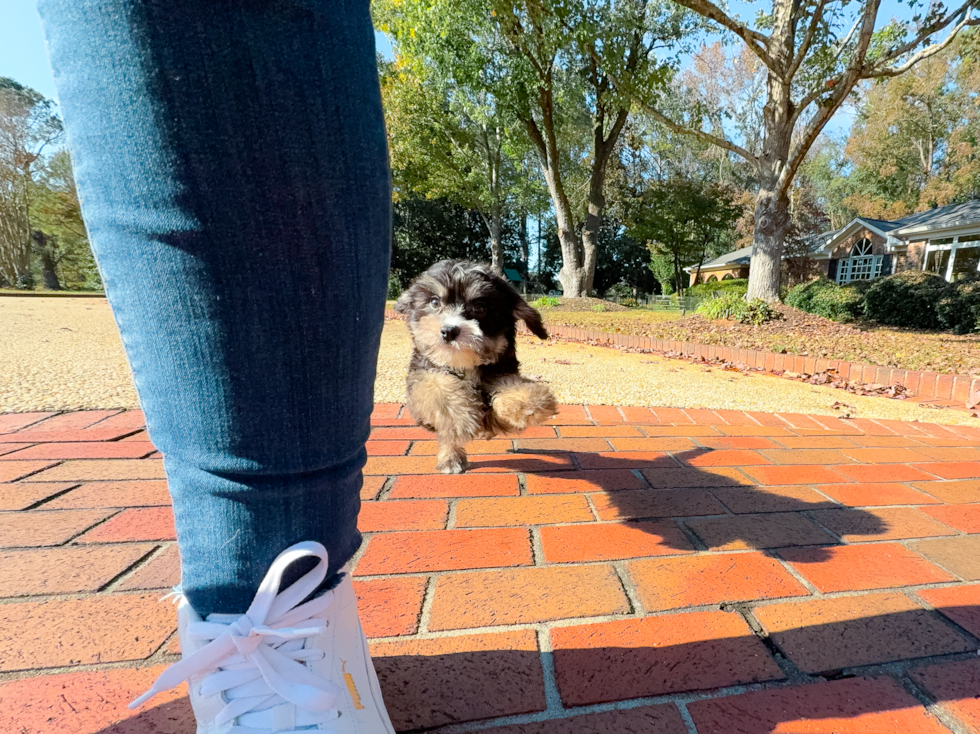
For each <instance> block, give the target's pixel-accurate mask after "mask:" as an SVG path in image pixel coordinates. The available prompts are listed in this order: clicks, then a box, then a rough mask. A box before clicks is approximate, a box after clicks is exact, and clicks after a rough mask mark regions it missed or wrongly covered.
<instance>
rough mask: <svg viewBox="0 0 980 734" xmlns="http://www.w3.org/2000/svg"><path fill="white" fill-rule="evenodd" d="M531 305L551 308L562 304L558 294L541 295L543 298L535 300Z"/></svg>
mask: <svg viewBox="0 0 980 734" xmlns="http://www.w3.org/2000/svg"><path fill="white" fill-rule="evenodd" d="M531 305H532V306H534V307H535V308H551V307H553V306H559V305H561V299H560V298H558V297H557V296H541V298H539V299H538V300H536V301H534V302H533V303H532V304H531Z"/></svg>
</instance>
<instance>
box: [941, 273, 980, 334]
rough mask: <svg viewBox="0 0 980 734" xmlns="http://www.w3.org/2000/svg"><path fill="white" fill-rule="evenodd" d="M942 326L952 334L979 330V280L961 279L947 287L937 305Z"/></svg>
mask: <svg viewBox="0 0 980 734" xmlns="http://www.w3.org/2000/svg"><path fill="white" fill-rule="evenodd" d="M937 310H938V312H939V320H940V321H941V322H942V325H943V327H945V328H947V329H949V330H950V331H952V332H953V333H954V334H969V333H971V332H974V331H980V280H961V281H959V282H958V283H956V284H954V285H953V286H952V287H951V288H949V289H948V290H947V292H946V295H944V296H943V297H942V298H940V299H939V305H938V307H937Z"/></svg>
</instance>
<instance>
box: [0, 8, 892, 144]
mask: <svg viewBox="0 0 980 734" xmlns="http://www.w3.org/2000/svg"><path fill="white" fill-rule="evenodd" d="M728 7H729V8H730V12H732V13H733V14H736V15H739V16H740V17H741V18H742V19H743V20H746V21H751V20H752V19H753V18H754V16H755V13H756V8H757V7H759V4H758V3H752V2H746V1H745V0H730V2H729V3H728ZM0 8H2V9H0V76H6V77H10V78H12V79H14V80H16V81H18V82H20V83H21V84H24V85H25V86H28V87H32V88H33V89H35V90H37V91H38V92H40V93H41V94H43V95H44V96H45V97H48V98H50V99H55V100H57V94H56V92H55V88H54V78H53V76H52V74H51V68H50V67H49V66H48V59H47V53H46V52H45V49H44V37H43V35H42V33H41V23H40V20H39V19H38V16H37V11H36V10H35V0H0ZM909 15H910V11H909V9H908V7H907V5H906V4H903V3H900V2H899V1H898V0H884V2H883V3H882V10H881V12H880V15H879V17H880V18H881V19H882V20H885V21H887V20H888V19H890V18H892V17H895V16H899V17H906V18H907V17H909ZM375 41H376V43H377V48H378V51H380V52H381V53H382V54H384V55H385V56H388V57H390V55H391V44H390V43H389V42H388V39H387V38H386V37H385V36H384V35H383V34H381V33H376V34H375ZM852 114H853V112H849V111H847V110H842V111H841V113H838V116H837V119H835V120H834V121H833V122H832V123H831V125H830V126H829V128H830V130H831V131H833V132H838V131H839V132H845V131H846V130H847V129H848V128H849V127H850V115H852Z"/></svg>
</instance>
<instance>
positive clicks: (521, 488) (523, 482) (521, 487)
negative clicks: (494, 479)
mask: <svg viewBox="0 0 980 734" xmlns="http://www.w3.org/2000/svg"><path fill="white" fill-rule="evenodd" d="M517 494H518V496H519V497H527V496H528V491H527V475H526V474H525V473H524V472H518V474H517Z"/></svg>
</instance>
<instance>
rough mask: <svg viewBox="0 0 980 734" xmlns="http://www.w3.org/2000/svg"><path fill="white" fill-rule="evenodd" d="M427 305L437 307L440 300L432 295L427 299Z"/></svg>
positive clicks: (440, 303) (439, 304)
mask: <svg viewBox="0 0 980 734" xmlns="http://www.w3.org/2000/svg"><path fill="white" fill-rule="evenodd" d="M429 305H430V306H432V308H439V306H441V305H442V301H440V300H439V299H438V298H437V297H436V296H432V298H430V299H429Z"/></svg>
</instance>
